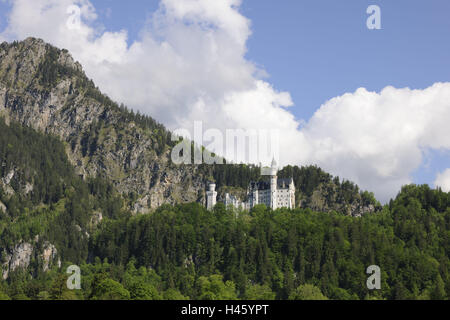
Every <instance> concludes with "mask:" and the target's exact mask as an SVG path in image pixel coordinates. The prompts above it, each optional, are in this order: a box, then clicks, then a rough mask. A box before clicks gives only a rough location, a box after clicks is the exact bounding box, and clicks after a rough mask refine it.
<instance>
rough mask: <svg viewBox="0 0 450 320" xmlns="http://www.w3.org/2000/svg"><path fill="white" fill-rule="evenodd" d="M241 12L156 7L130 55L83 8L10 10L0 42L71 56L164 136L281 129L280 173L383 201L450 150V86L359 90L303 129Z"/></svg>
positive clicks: (83, 3) (164, 2)
mask: <svg viewBox="0 0 450 320" xmlns="http://www.w3.org/2000/svg"><path fill="white" fill-rule="evenodd" d="M240 4H241V0H216V1H210V0H184V1H178V0H161V1H160V6H159V9H158V10H157V11H156V12H154V14H153V15H152V16H151V18H150V19H149V20H148V21H147V23H146V25H145V26H143V28H142V30H141V34H140V37H139V39H138V40H136V41H134V42H133V43H131V44H130V45H128V43H127V40H128V35H127V31H126V30H122V31H120V32H108V31H105V30H104V29H103V27H102V26H101V24H99V22H98V21H97V15H96V11H95V8H94V7H93V5H92V4H91V3H90V2H89V1H88V0H15V1H14V2H13V3H12V8H11V12H10V13H9V23H8V26H7V28H6V30H4V32H2V34H1V35H0V38H4V39H8V40H13V39H24V38H26V37H28V36H35V37H41V38H43V39H44V40H45V41H48V42H50V43H52V44H54V45H56V46H58V47H62V48H67V49H68V50H69V51H70V52H71V53H72V54H73V56H74V58H75V59H77V60H79V61H80V62H81V63H82V65H83V66H84V68H85V70H86V73H87V75H88V76H89V77H92V78H93V79H94V81H95V82H96V84H97V85H98V86H99V87H100V88H101V89H102V91H104V92H105V93H107V94H108V95H109V96H110V97H111V98H113V99H114V100H116V101H118V102H124V103H125V104H127V105H128V106H130V107H132V108H133V109H136V110H140V111H141V112H143V113H145V114H149V115H151V116H153V117H154V118H156V119H157V120H159V121H161V122H163V123H164V124H165V125H167V126H168V127H169V128H170V129H175V128H179V127H183V128H188V129H191V128H192V127H193V123H194V121H197V120H202V121H203V123H204V127H205V129H206V128H208V127H209V128H218V129H221V130H224V129H227V128H231V129H233V128H244V129H278V130H279V132H280V160H281V161H280V162H281V164H282V165H285V164H288V163H289V164H298V165H304V164H318V165H319V166H321V167H323V168H324V169H325V170H327V171H329V172H331V173H332V174H335V175H339V176H340V177H343V178H346V179H350V180H353V181H355V182H356V183H358V184H359V185H360V186H361V187H363V188H365V189H369V190H372V191H374V192H375V194H376V196H377V197H378V198H379V199H380V200H382V201H385V200H388V199H389V197H392V196H395V194H396V193H397V191H398V190H399V188H400V187H401V185H403V184H406V183H410V182H412V180H411V177H410V175H411V173H412V172H413V171H414V170H415V169H417V168H418V167H419V166H420V164H421V162H422V161H423V159H422V158H423V156H422V153H423V151H424V150H426V149H429V148H435V149H436V148H443V149H450V132H449V130H450V129H449V128H450V127H449V126H448V125H447V123H448V122H449V120H450V83H436V84H435V85H433V86H431V87H429V88H426V89H424V90H410V89H408V88H406V89H396V88H393V87H386V88H385V89H383V90H382V91H381V92H379V93H376V92H369V91H367V90H366V89H364V88H361V89H358V90H357V91H355V92H354V93H347V94H344V95H342V96H340V97H336V98H333V99H331V100H329V101H327V102H325V103H324V104H323V105H322V106H321V107H320V108H319V109H318V110H317V112H316V113H315V114H314V115H313V117H312V118H311V119H309V120H308V121H306V122H305V121H302V120H299V119H296V118H295V117H294V116H293V114H292V113H291V112H290V111H289V107H291V106H293V101H292V99H291V97H290V95H289V93H287V92H280V91H278V90H276V89H275V88H274V87H273V86H272V85H271V84H270V83H269V82H268V81H267V80H266V79H265V78H262V77H261V75H264V74H265V71H264V70H261V69H259V68H257V67H256V66H255V64H253V63H252V62H251V61H249V60H248V59H246V57H245V54H246V50H247V48H246V42H247V40H248V37H249V36H250V34H251V23H250V21H249V20H248V19H247V18H246V17H244V16H243V15H242V14H241V13H240V12H239V6H240ZM73 5H76V6H78V7H79V8H80V11H79V13H80V18H81V19H80V23H79V24H78V25H77V27H76V28H74V24H73V21H76V20H73V11H70V10H69V11H68V8H70V7H71V6H73ZM71 19H72V20H71ZM68 21H69V22H70V23H68Z"/></svg>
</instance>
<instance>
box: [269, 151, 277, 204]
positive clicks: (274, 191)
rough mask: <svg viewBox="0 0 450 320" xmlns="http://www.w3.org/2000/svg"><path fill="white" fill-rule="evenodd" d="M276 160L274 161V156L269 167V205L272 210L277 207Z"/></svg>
mask: <svg viewBox="0 0 450 320" xmlns="http://www.w3.org/2000/svg"><path fill="white" fill-rule="evenodd" d="M277 172H278V168H277V162H276V161H275V158H273V160H272V165H271V168H270V207H271V208H272V210H275V209H276V208H277V203H278V201H277V196H278V195H277V180H278V177H277Z"/></svg>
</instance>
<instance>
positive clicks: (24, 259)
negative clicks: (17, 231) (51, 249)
mask: <svg viewBox="0 0 450 320" xmlns="http://www.w3.org/2000/svg"><path fill="white" fill-rule="evenodd" d="M32 253H33V246H32V245H31V244H30V243H27V242H24V243H20V244H17V245H16V246H15V247H14V249H13V250H12V252H11V253H9V254H7V255H6V262H5V263H4V264H3V279H6V278H8V275H9V272H11V271H14V270H16V269H17V268H24V269H26V268H28V266H29V265H30V261H31V255H32Z"/></svg>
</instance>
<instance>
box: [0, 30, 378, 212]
mask: <svg viewBox="0 0 450 320" xmlns="http://www.w3.org/2000/svg"><path fill="white" fill-rule="evenodd" d="M0 116H3V117H4V118H5V119H6V122H9V121H11V120H12V121H16V122H18V123H20V124H22V125H25V126H28V127H31V128H34V129H36V130H38V131H41V132H44V133H47V134H52V135H55V136H57V137H59V138H60V139H61V140H62V141H63V142H64V143H65V150H66V153H67V156H68V158H69V160H70V162H71V164H72V165H73V166H74V167H75V171H76V173H77V174H78V175H80V176H82V177H83V178H85V179H86V178H88V177H102V178H104V179H105V180H107V181H109V182H111V183H112V184H113V185H114V186H115V188H116V189H117V190H118V191H119V192H121V193H122V194H123V195H124V196H125V197H126V198H127V199H128V202H129V203H128V205H129V209H131V210H132V211H133V212H146V211H147V210H148V209H154V208H157V207H159V206H160V205H162V204H175V203H185V202H200V203H203V204H205V189H206V184H207V182H208V181H209V180H210V179H211V178H212V179H215V180H216V181H217V182H218V183H217V184H218V186H219V188H220V190H219V192H220V194H223V191H224V190H225V188H226V187H239V188H241V189H240V191H239V193H240V194H243V193H244V194H245V190H246V188H247V186H248V183H249V181H250V180H252V179H259V178H260V176H259V168H257V167H254V166H247V165H226V166H223V165H215V166H207V165H200V166H196V165H180V166H176V165H174V164H173V163H172V162H171V160H170V151H171V148H172V147H173V145H174V143H173V142H172V141H171V139H170V132H169V131H167V130H166V129H165V128H164V126H162V125H161V124H159V123H157V122H156V121H155V120H153V119H152V118H150V117H148V116H143V115H139V114H134V113H133V112H132V111H129V110H128V109H127V108H126V107H124V106H123V105H121V106H119V105H117V104H116V103H115V102H113V101H111V100H110V99H109V98H108V97H107V96H105V95H103V94H102V93H101V92H100V91H99V90H98V88H96V87H95V85H94V83H93V82H92V80H90V79H88V78H87V77H86V75H85V74H84V72H83V70H82V67H81V65H80V64H79V63H78V62H75V61H74V60H73V58H72V57H71V56H70V54H69V53H68V52H67V50H64V49H63V50H60V49H57V48H55V47H53V46H51V45H49V44H46V43H45V42H44V41H42V40H40V39H35V38H27V39H26V40H24V41H22V42H13V43H11V44H8V43H6V42H5V43H2V44H1V45H0ZM280 175H290V176H294V180H295V182H296V184H298V186H297V197H296V199H297V205H299V206H302V207H309V208H312V209H314V210H318V211H326V212H329V211H333V210H334V211H339V212H345V213H347V214H349V215H360V214H361V213H366V212H373V211H374V210H375V206H376V204H377V203H376V200H375V199H373V197H372V198H370V197H369V198H370V199H369V201H367V198H368V197H363V196H362V193H360V192H359V189H358V188H357V187H356V186H354V185H353V184H351V185H348V184H345V185H344V184H340V183H339V182H338V181H335V180H333V179H332V177H331V176H330V175H328V174H325V173H324V172H322V171H321V170H320V169H319V168H315V167H307V168H299V167H288V168H285V169H284V170H282V171H281V172H280ZM304 181H306V183H304ZM343 194H345V195H346V196H342V195H343ZM336 195H337V196H336Z"/></svg>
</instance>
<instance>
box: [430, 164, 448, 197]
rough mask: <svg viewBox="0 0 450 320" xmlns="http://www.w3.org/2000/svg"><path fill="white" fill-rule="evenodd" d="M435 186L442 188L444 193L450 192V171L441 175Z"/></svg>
mask: <svg viewBox="0 0 450 320" xmlns="http://www.w3.org/2000/svg"><path fill="white" fill-rule="evenodd" d="M434 185H435V186H436V187H441V188H442V191H444V192H450V169H447V170H445V171H444V172H442V173H439V174H438V175H437V177H436V180H435V181H434Z"/></svg>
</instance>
